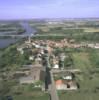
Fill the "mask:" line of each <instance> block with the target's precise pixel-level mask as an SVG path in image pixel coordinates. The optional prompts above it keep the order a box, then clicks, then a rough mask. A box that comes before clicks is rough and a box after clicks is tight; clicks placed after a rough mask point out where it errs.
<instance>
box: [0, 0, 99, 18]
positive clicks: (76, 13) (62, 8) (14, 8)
mask: <svg viewBox="0 0 99 100" xmlns="http://www.w3.org/2000/svg"><path fill="white" fill-rule="evenodd" d="M61 17H64V18H80V17H99V0H0V19H23V18H24V19H25V18H61Z"/></svg>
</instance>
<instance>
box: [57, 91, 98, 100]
mask: <svg viewBox="0 0 99 100" xmlns="http://www.w3.org/2000/svg"><path fill="white" fill-rule="evenodd" d="M59 98H60V100H99V93H91V92H90V93H89V92H86V91H83V92H79V91H77V92H75V91H69V92H63V93H59Z"/></svg>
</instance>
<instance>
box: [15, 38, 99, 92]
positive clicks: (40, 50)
mask: <svg viewBox="0 0 99 100" xmlns="http://www.w3.org/2000/svg"><path fill="white" fill-rule="evenodd" d="M82 47H84V48H96V49H98V48H99V44H85V43H80V44H77V43H75V40H73V39H72V40H68V39H66V38H65V39H62V40H60V41H53V40H33V39H31V38H30V37H29V39H28V40H26V41H25V42H24V43H23V44H22V45H19V46H17V51H18V52H20V54H21V55H23V54H24V51H25V50H28V49H29V50H30V52H32V53H31V55H30V56H29V58H28V59H29V60H30V61H33V64H32V65H23V66H24V67H22V68H20V70H19V71H16V73H14V77H17V78H18V79H19V82H20V84H31V83H33V84H34V86H35V87H40V88H41V89H42V91H46V90H47V89H48V88H46V83H47V85H48V84H49V83H48V82H46V76H47V74H48V73H47V71H46V69H47V68H48V69H49V70H50V71H51V72H52V73H53V77H54V84H55V88H56V89H57V90H77V89H78V88H79V87H80V85H79V83H78V82H77V81H76V76H75V74H76V73H80V72H81V70H80V69H75V68H73V67H70V68H66V67H65V65H64V60H65V59H66V57H68V56H67V55H66V54H65V53H64V52H60V53H58V54H55V53H54V52H55V49H56V48H60V49H61V48H82ZM48 80H49V79H48ZM35 83H36V84H35Z"/></svg>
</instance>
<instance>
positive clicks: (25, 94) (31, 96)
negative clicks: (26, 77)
mask: <svg viewBox="0 0 99 100" xmlns="http://www.w3.org/2000/svg"><path fill="white" fill-rule="evenodd" d="M13 89H14V91H13V90H12V92H13V93H12V94H14V95H13V99H14V100H49V95H48V94H47V93H44V92H42V91H41V89H39V88H38V89H37V88H33V85H32V84H31V85H20V86H16V87H14V88H13Z"/></svg>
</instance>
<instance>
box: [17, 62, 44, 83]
mask: <svg viewBox="0 0 99 100" xmlns="http://www.w3.org/2000/svg"><path fill="white" fill-rule="evenodd" d="M29 68H30V74H29V75H27V76H23V77H20V78H19V82H20V84H30V83H35V82H37V81H40V80H41V81H44V80H45V68H44V67H43V66H41V65H39V64H37V65H32V67H29Z"/></svg>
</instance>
